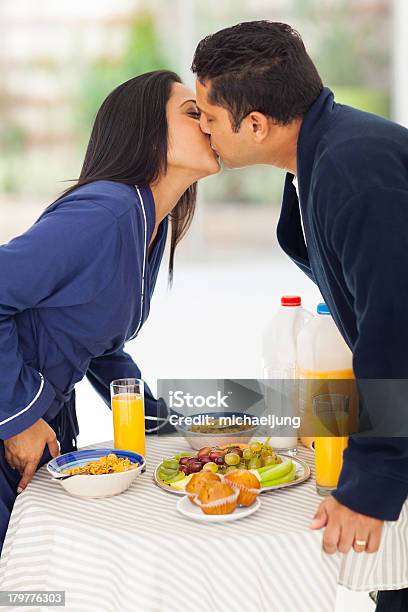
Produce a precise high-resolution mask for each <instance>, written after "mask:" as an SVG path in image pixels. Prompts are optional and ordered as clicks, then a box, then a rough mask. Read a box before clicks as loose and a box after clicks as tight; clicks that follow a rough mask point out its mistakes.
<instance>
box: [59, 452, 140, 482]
mask: <svg viewBox="0 0 408 612" xmlns="http://www.w3.org/2000/svg"><path fill="white" fill-rule="evenodd" d="M138 465H139V464H138V463H132V462H131V461H130V459H120V458H119V457H117V455H115V453H110V454H109V455H105V457H100V458H99V459H98V460H97V461H90V462H89V463H86V464H85V465H82V466H78V467H74V468H68V469H65V470H62V473H63V474H69V475H70V476H75V475H77V474H92V475H98V474H113V473H115V472H126V471H127V470H132V469H134V468H136V467H138Z"/></svg>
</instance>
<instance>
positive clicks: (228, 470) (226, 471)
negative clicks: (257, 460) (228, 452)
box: [225, 465, 237, 474]
mask: <svg viewBox="0 0 408 612" xmlns="http://www.w3.org/2000/svg"><path fill="white" fill-rule="evenodd" d="M236 469H237V466H236V465H229V466H228V467H227V469H226V470H225V474H228V473H229V472H233V471H234V470H236Z"/></svg>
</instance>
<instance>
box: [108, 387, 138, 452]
mask: <svg viewBox="0 0 408 612" xmlns="http://www.w3.org/2000/svg"><path fill="white" fill-rule="evenodd" d="M112 413H113V433H114V447H115V448H118V449H121V450H130V451H133V452H135V453H139V454H140V455H143V456H144V457H145V456H146V454H145V453H146V447H145V415H144V398H143V395H141V394H138V393H119V394H117V395H113V396H112Z"/></svg>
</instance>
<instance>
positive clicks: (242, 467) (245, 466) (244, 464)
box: [237, 461, 248, 470]
mask: <svg viewBox="0 0 408 612" xmlns="http://www.w3.org/2000/svg"><path fill="white" fill-rule="evenodd" d="M237 468H238V469H239V470H247V469H248V467H247V464H246V463H245V461H241V463H239V464H238V465H237Z"/></svg>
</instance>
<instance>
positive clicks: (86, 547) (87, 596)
mask: <svg viewBox="0 0 408 612" xmlns="http://www.w3.org/2000/svg"><path fill="white" fill-rule="evenodd" d="M94 446H95V447H104V446H111V442H110V441H109V442H104V443H101V444H98V445H94ZM184 448H186V449H187V447H186V445H185V444H184V442H182V441H181V440H180V439H179V438H174V437H172V436H167V437H164V436H160V437H154V438H153V437H150V438H149V440H148V451H147V455H148V469H147V471H146V473H145V474H143V475H141V476H139V477H138V478H137V479H136V480H135V482H134V483H133V484H132V486H131V488H130V489H129V490H128V491H127V492H125V493H123V494H122V495H118V496H117V497H113V498H109V499H100V500H92V499H90V500H82V499H78V498H75V497H71V496H70V495H68V494H67V493H66V492H65V491H64V490H63V488H62V487H61V486H60V485H59V484H58V483H57V482H53V481H51V479H50V477H49V475H48V473H47V472H46V469H45V467H43V468H41V469H40V470H39V471H38V472H37V473H36V475H35V477H34V478H33V480H32V482H31V483H30V485H29V487H28V488H27V490H26V491H24V492H23V493H22V494H21V495H19V496H18V498H17V500H16V504H15V507H14V510H13V513H12V516H11V521H10V526H9V530H8V532H7V536H6V540H5V543H4V549H3V554H2V558H1V560H0V590H25V591H27V590H28V591H30V590H34V589H35V590H43V589H44V590H54V589H56V590H64V591H65V592H66V607H65V609H67V610H76V611H80V612H87V611H89V612H91V611H92V612H127V611H129V612H204V611H205V612H207V611H211V612H213V611H214V612H215V611H217V612H218V611H222V612H224V611H227V610H245V611H246V610H250V611H251V612H264V611H265V612H332V611H333V609H334V607H335V598H336V589H337V584H342V585H344V586H346V587H349V588H351V589H354V590H370V589H390V588H403V587H408V552H407V548H408V506H407V505H406V506H405V507H404V510H403V512H402V515H401V517H400V520H399V521H398V522H397V523H386V524H385V528H384V531H383V538H382V545H381V550H380V551H379V552H378V553H377V554H375V555H368V554H365V553H364V554H361V555H357V554H356V553H354V552H351V553H349V554H347V555H341V554H336V555H333V556H329V555H325V554H324V553H322V548H321V546H322V534H321V532H312V531H310V530H309V528H308V525H309V523H310V521H311V519H312V516H313V514H314V512H315V510H316V508H317V506H318V504H319V502H320V499H321V498H319V497H318V496H317V495H316V493H315V488H314V486H315V485H314V478H313V477H312V478H311V479H310V480H309V481H308V482H306V483H304V484H301V485H299V486H295V487H292V488H289V489H286V490H282V491H274V492H271V493H268V494H264V495H262V496H261V502H262V506H261V508H260V510H259V511H257V512H256V513H255V514H254V515H252V516H250V517H248V518H246V519H243V520H241V521H237V522H233V523H226V524H218V525H211V524H204V523H196V522H193V521H189V520H188V519H186V518H185V517H183V516H182V515H180V514H179V513H178V512H177V511H176V502H177V500H178V499H179V498H178V496H176V495H172V494H169V493H167V492H165V491H163V490H161V489H159V488H158V487H157V486H156V485H155V484H154V483H153V482H152V477H153V469H154V467H155V466H156V464H157V463H158V462H159V461H160V460H161V459H162V458H163V457H164V456H167V455H171V454H174V453H175V452H177V451H181V450H184ZM299 456H300V457H301V458H303V459H305V460H306V461H308V462H309V463H310V464H311V465H312V464H313V462H312V459H313V457H312V452H311V451H309V450H306V449H303V450H300V453H299ZM3 609H6V608H2V610H3ZM19 609H20V608H18V607H13V608H10V610H12V611H13V612H16V610H19ZM27 609H30V610H42V609H44V610H45V609H47V610H54V609H55V610H60V609H61V608H57V607H55V608H53V607H51V608H50V607H47V608H39V607H31V608H21V610H22V611H25V610H27Z"/></svg>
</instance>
